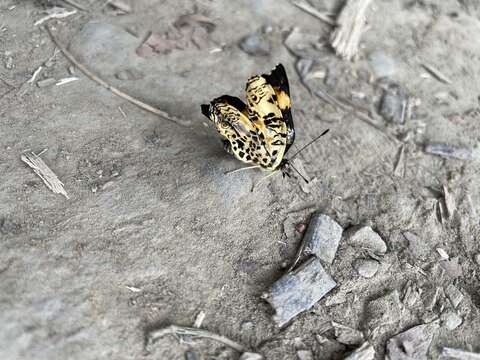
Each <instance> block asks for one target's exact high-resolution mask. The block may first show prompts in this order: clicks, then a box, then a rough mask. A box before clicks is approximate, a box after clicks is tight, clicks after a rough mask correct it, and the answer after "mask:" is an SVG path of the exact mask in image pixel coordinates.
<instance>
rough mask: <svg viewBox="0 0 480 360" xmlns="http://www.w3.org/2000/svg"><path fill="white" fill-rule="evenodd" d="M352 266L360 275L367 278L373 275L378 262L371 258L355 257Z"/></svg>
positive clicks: (376, 269)
mask: <svg viewBox="0 0 480 360" xmlns="http://www.w3.org/2000/svg"><path fill="white" fill-rule="evenodd" d="M352 266H353V268H354V269H355V270H356V271H357V273H358V274H359V275H360V276H362V277H364V278H367V279H369V278H371V277H373V276H375V274H376V273H377V271H378V268H379V266H380V263H379V262H378V261H377V260H372V259H356V260H355V261H354V262H353V264H352Z"/></svg>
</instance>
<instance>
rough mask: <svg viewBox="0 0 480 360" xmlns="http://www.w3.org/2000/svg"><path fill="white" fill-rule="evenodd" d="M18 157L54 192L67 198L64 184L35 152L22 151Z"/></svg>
mask: <svg viewBox="0 0 480 360" xmlns="http://www.w3.org/2000/svg"><path fill="white" fill-rule="evenodd" d="M42 153H43V152H42ZM20 158H21V159H22V161H23V162H24V163H25V164H27V165H28V166H29V167H30V168H32V170H33V171H34V172H35V174H37V175H38V176H39V177H40V179H42V181H43V182H44V183H45V185H47V187H48V188H49V189H50V190H52V191H53V192H54V193H55V194H62V195H63V196H65V197H66V198H67V199H69V197H68V195H67V192H66V191H65V189H64V187H63V185H64V184H63V183H62V182H61V181H60V180H59V179H58V177H57V175H55V173H54V172H53V171H52V170H51V169H50V168H49V167H48V166H47V164H45V163H44V162H43V160H42V159H41V158H40V157H39V156H38V155H37V154H35V153H34V152H30V153H24V154H22V156H21V157H20Z"/></svg>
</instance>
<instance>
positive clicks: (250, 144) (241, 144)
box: [202, 95, 270, 167]
mask: <svg viewBox="0 0 480 360" xmlns="http://www.w3.org/2000/svg"><path fill="white" fill-rule="evenodd" d="M202 113H203V114H204V115H205V116H206V117H208V118H209V119H210V120H211V121H212V122H213V123H214V124H215V127H216V128H217V131H218V132H219V133H220V135H221V136H222V138H224V139H225V140H226V141H227V142H228V144H227V145H228V146H229V147H228V150H229V152H231V153H233V155H234V156H235V157H236V158H237V159H239V160H240V161H243V162H245V163H254V164H256V165H260V166H262V167H265V166H266V165H268V162H269V161H270V159H269V156H268V154H267V152H266V150H265V148H264V147H262V146H261V140H260V137H259V135H258V130H257V128H256V127H255V125H254V124H253V123H252V122H251V121H250V119H249V118H248V115H247V105H246V104H245V103H244V102H243V101H241V100H240V99H238V98H236V97H233V96H229V95H224V96H221V97H219V98H217V99H214V100H213V101H212V102H211V103H210V105H202Z"/></svg>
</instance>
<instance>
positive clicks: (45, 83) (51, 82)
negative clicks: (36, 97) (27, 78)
mask: <svg viewBox="0 0 480 360" xmlns="http://www.w3.org/2000/svg"><path fill="white" fill-rule="evenodd" d="M56 82H57V80H56V79H54V78H46V79H43V80H39V81H37V86H38V87H39V88H45V87H48V86H52V85H54V84H55V83H56Z"/></svg>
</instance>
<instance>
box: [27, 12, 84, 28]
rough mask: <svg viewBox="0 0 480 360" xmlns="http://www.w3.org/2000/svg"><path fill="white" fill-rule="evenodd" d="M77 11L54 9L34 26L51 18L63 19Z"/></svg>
mask: <svg viewBox="0 0 480 360" xmlns="http://www.w3.org/2000/svg"><path fill="white" fill-rule="evenodd" d="M55 9H56V8H55ZM76 13H77V10H72V11H57V10H54V11H53V12H52V13H50V14H48V15H47V16H45V17H43V18H41V19H40V20H38V21H37V22H35V24H33V25H34V26H38V25H40V24H43V23H44V22H45V21H48V20H51V19H63V18H66V17H68V16H70V15H74V14H76Z"/></svg>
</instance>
